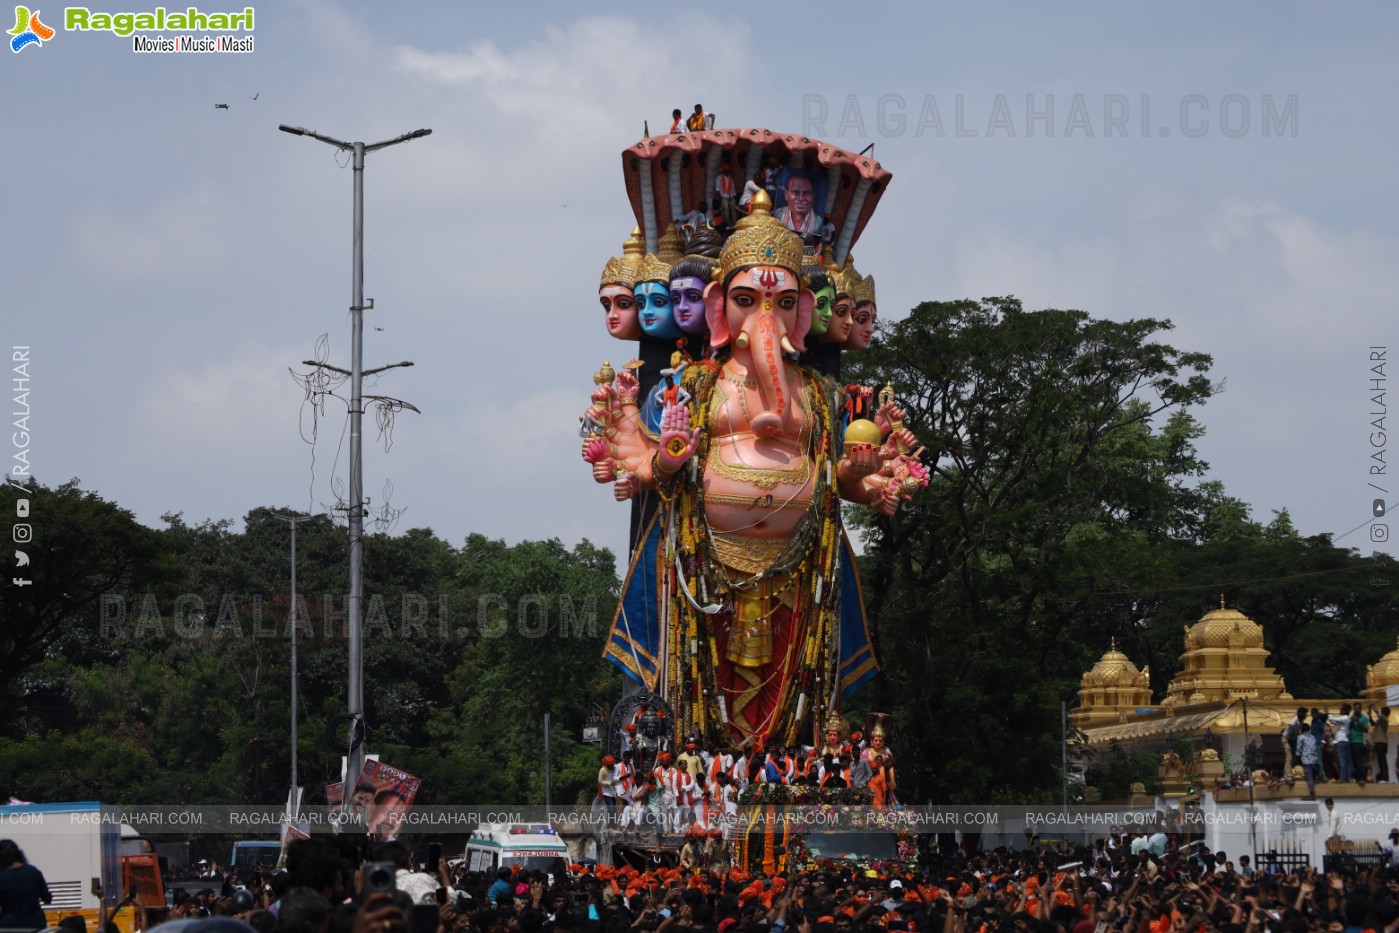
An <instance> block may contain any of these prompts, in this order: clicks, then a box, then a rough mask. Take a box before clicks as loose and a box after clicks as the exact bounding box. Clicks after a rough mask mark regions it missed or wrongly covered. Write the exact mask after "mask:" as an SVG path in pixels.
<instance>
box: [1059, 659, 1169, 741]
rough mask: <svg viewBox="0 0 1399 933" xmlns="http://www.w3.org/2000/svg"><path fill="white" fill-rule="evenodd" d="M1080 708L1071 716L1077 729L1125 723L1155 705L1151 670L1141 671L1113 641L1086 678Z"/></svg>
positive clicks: (1079, 702) (1081, 692)
mask: <svg viewBox="0 0 1399 933" xmlns="http://www.w3.org/2000/svg"><path fill="white" fill-rule="evenodd" d="M1081 683H1082V687H1081V689H1080V690H1079V691H1078V706H1077V708H1075V709H1074V710H1072V711H1071V712H1070V713H1069V719H1070V720H1072V722H1073V724H1074V727H1075V728H1077V729H1087V728H1091V727H1093V726H1101V725H1105V724H1107V723H1117V722H1123V721H1124V720H1125V719H1126V718H1127V717H1128V716H1129V715H1131V714H1132V713H1133V712H1135V711H1136V710H1139V709H1142V708H1143V707H1148V706H1150V705H1151V671H1150V669H1149V668H1146V667H1143V668H1142V669H1141V670H1140V671H1139V670H1137V666H1136V665H1135V664H1133V663H1132V662H1131V660H1130V659H1129V658H1128V657H1127V655H1125V654H1123V653H1122V652H1121V651H1118V650H1117V640H1116V639H1113V641H1112V644H1111V646H1110V647H1109V648H1108V650H1107V652H1106V653H1105V654H1104V655H1103V656H1102V657H1101V658H1099V659H1098V663H1097V664H1095V665H1093V669H1092V670H1090V671H1089V672H1088V673H1086V674H1084V675H1083V680H1082V681H1081Z"/></svg>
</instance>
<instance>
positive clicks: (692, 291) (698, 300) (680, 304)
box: [670, 276, 709, 334]
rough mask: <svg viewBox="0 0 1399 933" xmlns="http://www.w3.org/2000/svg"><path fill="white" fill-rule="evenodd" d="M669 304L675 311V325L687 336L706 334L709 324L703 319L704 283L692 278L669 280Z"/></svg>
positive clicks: (682, 277)
mask: <svg viewBox="0 0 1399 933" xmlns="http://www.w3.org/2000/svg"><path fill="white" fill-rule="evenodd" d="M670 303H671V306H672V307H673V308H674V309H675V323H676V324H678V325H679V326H680V329H681V330H683V331H684V332H685V333H687V334H707V333H709V324H708V322H706V321H705V319H704V282H702V281H700V280H699V279H697V278H695V277H694V276H681V277H680V278H678V279H671V280H670Z"/></svg>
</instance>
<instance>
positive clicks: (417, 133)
mask: <svg viewBox="0 0 1399 933" xmlns="http://www.w3.org/2000/svg"><path fill="white" fill-rule="evenodd" d="M431 135H432V130H414V131H413V132H411V133H404V134H403V135H402V136H396V137H394V138H393V139H386V140H384V141H383V142H378V143H367V144H366V145H365V147H364V151H365V152H373V151H374V150H376V149H383V148H385V147H387V146H396V145H398V144H399V143H406V142H408V140H410V139H422V138H423V137H424V136H431Z"/></svg>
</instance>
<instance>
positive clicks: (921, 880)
mask: <svg viewBox="0 0 1399 933" xmlns="http://www.w3.org/2000/svg"><path fill="white" fill-rule="evenodd" d="M1146 841H1147V839H1146V837H1143V839H1139V840H1134V839H1132V838H1130V837H1125V836H1123V837H1116V836H1114V837H1111V838H1108V839H1103V840H1099V841H1097V842H1095V843H1094V844H1093V845H1092V846H1081V847H1078V848H1076V849H1071V850H1058V851H1049V850H1039V851H1030V850H1027V851H1012V850H1009V849H1004V848H1001V849H995V850H992V851H986V852H981V853H977V854H970V855H969V854H966V853H964V852H962V851H961V850H956V849H954V850H953V851H952V852H951V853H950V854H947V855H934V856H933V857H931V858H925V859H924V864H923V865H922V866H921V868H920V869H919V870H917V871H910V872H908V873H906V874H894V875H881V874H878V873H877V872H875V871H872V870H864V869H860V868H857V867H853V866H849V867H847V866H840V867H824V868H814V869H811V870H806V871H797V872H779V873H775V874H772V875H767V874H764V873H763V872H752V873H750V872H745V871H742V870H740V869H737V868H733V869H730V870H728V871H726V872H723V873H719V872H713V871H702V870H694V869H684V868H660V867H657V868H654V869H652V870H648V871H638V870H635V869H630V868H612V867H609V866H588V867H584V866H573V868H572V869H571V870H570V871H569V872H568V873H567V874H566V875H563V876H561V877H554V878H550V877H549V876H547V875H544V874H542V873H531V872H519V871H511V870H508V869H503V870H501V871H499V872H496V873H494V874H489V873H481V872H467V871H465V866H464V865H461V864H455V865H454V866H452V867H449V866H448V865H446V864H445V863H440V864H439V865H438V866H437V871H436V873H432V872H429V871H424V870H422V867H420V866H418V865H415V863H414V861H413V853H412V852H411V850H410V849H409V847H408V845H407V844H406V843H404V842H403V841H400V840H391V841H388V842H380V843H374V844H372V845H370V846H369V847H368V849H367V851H365V852H364V858H363V859H360V857H359V855H360V850H358V849H355V848H353V847H345V846H343V845H342V844H340V843H339V842H337V841H336V840H330V839H313V840H309V841H299V842H295V843H293V844H292V845H291V846H290V847H289V848H288V851H287V857H286V860H285V870H280V871H275V872H273V871H269V870H253V871H235V872H233V873H231V874H229V875H227V876H226V877H224V878H223V879H221V881H220V884H219V885H218V889H217V890H216V889H215V887H214V886H212V885H211V887H210V889H209V890H207V891H204V892H201V893H196V894H195V895H193V896H182V897H181V898H179V902H178V903H176V904H175V906H174V907H173V908H172V909H171V910H170V911H169V916H168V918H165V919H163V920H161V921H160V922H159V923H156V922H155V918H154V917H148V918H137V919H138V922H137V924H136V926H137V928H140V929H150V928H151V927H152V926H158V927H159V928H160V930H161V931H162V933H179V931H180V930H181V929H182V928H183V927H185V926H189V925H191V924H193V925H195V926H194V930H193V931H187V933H252V931H256V933H556V931H560V933H632V931H636V933H886V931H887V933H900V931H908V933H936V931H941V933H1322V931H1324V933H1399V830H1395V831H1394V832H1392V833H1391V834H1390V836H1389V840H1388V845H1387V846H1382V852H1383V858H1384V861H1383V863H1382V864H1378V865H1375V866H1374V867H1371V868H1367V869H1364V870H1357V871H1354V872H1349V873H1346V872H1342V873H1321V872H1318V871H1316V870H1315V869H1312V868H1304V869H1300V870H1293V871H1287V870H1283V869H1279V868H1275V867H1269V866H1254V865H1251V864H1250V860H1249V857H1248V856H1247V855H1242V854H1228V853H1225V852H1209V851H1207V850H1205V849H1203V848H1200V847H1198V846H1190V847H1186V848H1183V849H1178V850H1175V851H1172V852H1162V851H1161V850H1160V848H1161V847H1160V846H1159V845H1154V844H1152V845H1146V844H1143V843H1145V842H1146ZM1153 842H1154V840H1153ZM385 863H391V864H392V868H393V871H392V874H390V873H389V871H388V870H387V868H388V866H387V865H385ZM8 871H9V870H8V869H7V870H6V871H5V872H0V874H7V873H8ZM376 875H377V876H378V877H375V876H376ZM386 882H387V884H386ZM376 886H377V887H378V888H387V890H382V889H381V890H375V888H376ZM0 906H3V907H5V909H7V910H8V909H9V906H12V904H10V905H6V904H5V903H4V902H3V901H0ZM70 919H73V920H78V919H79V918H70ZM79 922H81V921H80V920H79ZM22 926H23V925H22V924H16V923H14V922H13V921H9V920H5V918H4V917H0V927H22ZM31 928H32V927H31ZM112 929H114V927H113V926H109V927H108V933H110V931H111V930H112ZM64 933H82V931H79V930H77V929H76V926H74V927H73V928H72V929H71V930H65V931H64Z"/></svg>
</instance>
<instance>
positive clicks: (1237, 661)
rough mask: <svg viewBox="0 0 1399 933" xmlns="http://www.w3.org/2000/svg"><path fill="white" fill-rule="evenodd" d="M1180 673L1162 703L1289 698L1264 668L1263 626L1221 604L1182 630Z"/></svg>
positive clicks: (1273, 674) (1266, 653) (1276, 677)
mask: <svg viewBox="0 0 1399 933" xmlns="http://www.w3.org/2000/svg"><path fill="white" fill-rule="evenodd" d="M1180 659H1181V661H1182V662H1184V665H1185V666H1184V669H1183V670H1181V671H1180V673H1178V674H1176V676H1175V678H1174V679H1173V680H1172V681H1171V683H1170V686H1168V687H1167V688H1166V697H1165V699H1164V700H1162V701H1161V705H1162V706H1164V707H1167V708H1170V707H1177V706H1189V705H1191V704H1195V703H1219V702H1224V703H1227V702H1229V701H1231V700H1236V699H1239V698H1241V697H1246V698H1248V699H1250V700H1275V699H1284V700H1285V699H1291V695H1290V694H1288V692H1287V685H1286V684H1284V683H1283V680H1282V678H1281V677H1280V676H1278V674H1277V673H1276V672H1275V671H1274V670H1273V669H1272V668H1271V667H1268V666H1267V661H1268V649H1267V648H1264V647H1263V627H1262V626H1261V625H1259V624H1258V623H1257V622H1254V621H1253V620H1252V619H1250V618H1249V617H1248V616H1246V615H1244V614H1243V613H1242V612H1239V611H1238V610H1237V609H1227V608H1225V606H1224V601H1223V600H1222V599H1221V600H1220V606H1219V608H1218V609H1216V610H1214V611H1213V612H1207V613H1205V615H1204V616H1203V617H1202V618H1201V619H1200V621H1199V622H1196V623H1195V624H1194V625H1193V626H1187V627H1186V629H1185V653H1184V654H1182V655H1181V656H1180Z"/></svg>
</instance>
